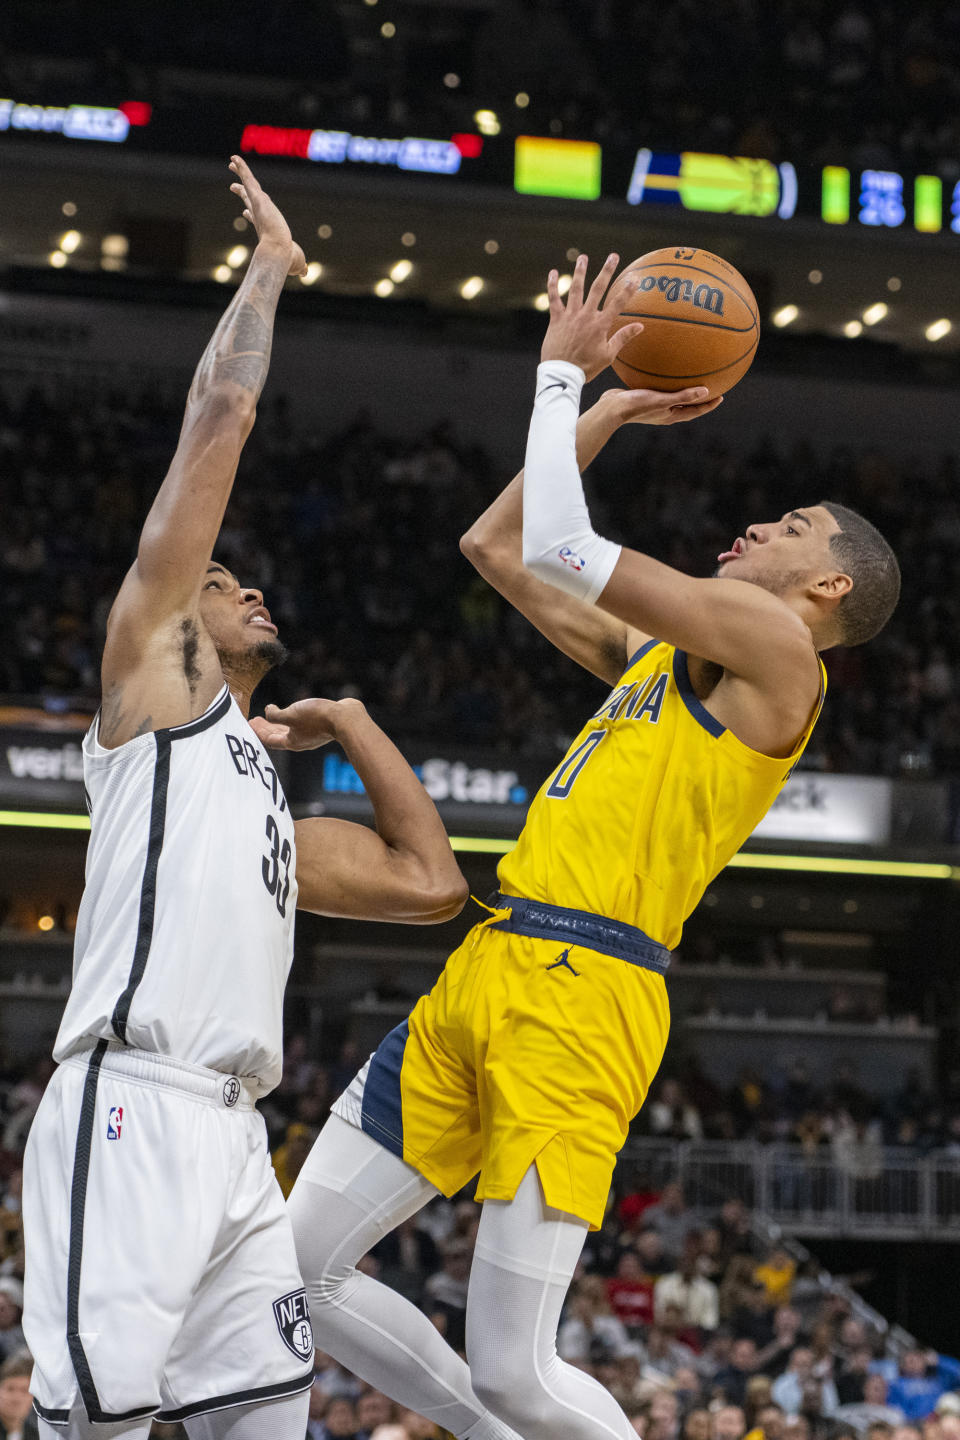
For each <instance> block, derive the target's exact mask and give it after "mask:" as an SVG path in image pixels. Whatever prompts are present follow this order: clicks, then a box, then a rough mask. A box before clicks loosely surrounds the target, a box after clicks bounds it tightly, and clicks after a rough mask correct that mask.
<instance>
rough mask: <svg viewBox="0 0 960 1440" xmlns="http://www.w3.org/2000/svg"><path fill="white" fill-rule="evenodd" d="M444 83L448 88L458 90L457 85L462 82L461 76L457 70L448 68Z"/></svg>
mask: <svg viewBox="0 0 960 1440" xmlns="http://www.w3.org/2000/svg"><path fill="white" fill-rule="evenodd" d="M443 83H444V85H446V87H447V89H448V90H456V88H457V86H458V85H459V84H460V76H459V75H458V74H457V72H456V71H455V70H448V71H447V73H446V75H444V77H443Z"/></svg>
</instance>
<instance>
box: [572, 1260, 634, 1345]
mask: <svg viewBox="0 0 960 1440" xmlns="http://www.w3.org/2000/svg"><path fill="white" fill-rule="evenodd" d="M566 1316H567V1318H566V1319H565V1320H564V1321H563V1324H562V1325H561V1326H560V1329H559V1332H558V1334H557V1352H558V1354H559V1355H560V1358H561V1359H562V1360H568V1361H570V1363H571V1364H574V1365H587V1364H589V1363H590V1362H591V1360H595V1359H596V1358H597V1357H599V1356H600V1355H613V1356H617V1357H622V1356H626V1355H628V1354H633V1353H634V1351H633V1347H632V1346H631V1343H630V1336H629V1335H628V1334H627V1329H626V1326H625V1325H624V1323H623V1321H622V1320H620V1319H618V1317H617V1316H616V1315H614V1314H613V1313H612V1311H611V1309H610V1301H609V1298H608V1294H607V1287H606V1285H605V1284H604V1281H603V1280H602V1278H601V1277H600V1276H599V1275H583V1276H581V1278H580V1279H579V1280H577V1281H576V1283H575V1284H574V1287H573V1289H572V1290H571V1292H570V1296H569V1298H568V1301H567V1306H566ZM636 1354H637V1355H639V1354H640V1352H639V1350H637V1351H636Z"/></svg>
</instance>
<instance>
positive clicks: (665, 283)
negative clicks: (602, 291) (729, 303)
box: [637, 275, 723, 315]
mask: <svg viewBox="0 0 960 1440" xmlns="http://www.w3.org/2000/svg"><path fill="white" fill-rule="evenodd" d="M637 289H638V290H647V291H649V290H659V291H660V292H661V294H662V295H663V298H664V299H665V300H669V302H670V304H671V305H675V304H676V302H677V301H678V300H685V301H686V302H687V303H688V304H693V305H696V306H697V307H698V309H700V310H710V311H711V312H712V313H713V314H714V315H722V314H723V291H722V290H719V289H717V288H716V287H715V286H713V285H694V283H693V281H692V280H681V279H680V276H679V275H644V276H643V278H642V280H640V281H638V283H637Z"/></svg>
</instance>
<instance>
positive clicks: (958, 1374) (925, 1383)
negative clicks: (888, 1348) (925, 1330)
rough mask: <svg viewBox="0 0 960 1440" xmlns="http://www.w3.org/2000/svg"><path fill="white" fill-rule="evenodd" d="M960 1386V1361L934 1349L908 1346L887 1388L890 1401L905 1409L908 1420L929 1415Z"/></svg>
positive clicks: (891, 1403)
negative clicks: (896, 1373)
mask: <svg viewBox="0 0 960 1440" xmlns="http://www.w3.org/2000/svg"><path fill="white" fill-rule="evenodd" d="M957 1386H960V1361H957V1360H954V1359H952V1358H951V1357H950V1356H948V1355H938V1354H937V1352H936V1351H935V1350H920V1349H913V1350H906V1351H905V1352H904V1355H903V1358H902V1360H901V1361H900V1374H899V1375H898V1376H897V1378H896V1379H895V1380H894V1381H893V1382H892V1384H891V1385H890V1388H889V1390H888V1392H887V1402H888V1403H889V1404H890V1405H896V1406H897V1407H898V1408H899V1409H900V1410H902V1411H903V1413H904V1415H906V1417H907V1419H908V1420H923V1419H925V1418H926V1416H927V1415H930V1414H931V1413H932V1411H933V1409H934V1407H935V1405H936V1403H937V1401H938V1400H939V1399H940V1396H941V1395H943V1394H945V1393H946V1391H948V1390H953V1389H956V1388H957Z"/></svg>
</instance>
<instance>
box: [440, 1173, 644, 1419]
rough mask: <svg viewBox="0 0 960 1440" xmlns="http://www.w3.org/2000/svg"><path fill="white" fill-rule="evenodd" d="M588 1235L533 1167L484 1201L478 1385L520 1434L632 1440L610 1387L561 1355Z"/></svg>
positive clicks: (472, 1353) (473, 1311)
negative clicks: (567, 1302)
mask: <svg viewBox="0 0 960 1440" xmlns="http://www.w3.org/2000/svg"><path fill="white" fill-rule="evenodd" d="M586 1234H587V1225H586V1223H585V1222H584V1221H582V1220H578V1219H576V1218H575V1217H574V1216H572V1215H565V1214H563V1212H562V1211H559V1210H551V1209H549V1208H548V1207H547V1205H546V1204H545V1202H544V1199H543V1192H542V1190H541V1188H540V1181H539V1178H538V1176H537V1171H536V1167H535V1166H531V1168H530V1169H529V1170H528V1171H527V1173H526V1175H525V1176H524V1178H523V1180H522V1181H521V1183H520V1187H519V1189H518V1190H517V1193H516V1195H515V1196H514V1198H513V1200H511V1201H510V1202H509V1203H508V1202H505V1201H502V1200H486V1201H485V1202H484V1206H483V1215H482V1218H481V1220H480V1232H479V1235H478V1237H477V1247H476V1250H475V1252H474V1258H473V1270H472V1271H471V1275H470V1296H469V1301H468V1304H467V1357H468V1359H469V1363H470V1375H471V1378H472V1380H473V1388H474V1391H475V1393H476V1395H477V1397H478V1399H480V1400H482V1401H483V1403H484V1404H485V1405H486V1406H487V1407H488V1408H489V1409H490V1410H491V1411H492V1412H493V1413H494V1414H495V1415H499V1417H500V1419H501V1420H503V1421H505V1422H506V1423H507V1424H508V1425H510V1426H512V1427H513V1429H515V1430H517V1431H519V1432H520V1434H521V1435H522V1436H523V1437H524V1440H557V1437H558V1436H561V1435H562V1436H563V1437H564V1440H636V1431H635V1430H634V1429H633V1427H632V1426H631V1424H630V1422H629V1420H628V1419H627V1417H626V1415H624V1413H623V1411H622V1410H621V1409H620V1406H619V1405H618V1404H617V1402H616V1401H615V1400H614V1398H613V1396H612V1395H611V1394H610V1392H609V1391H608V1390H605V1389H604V1387H603V1386H602V1385H600V1384H599V1383H598V1382H597V1381H596V1380H594V1379H593V1378H592V1377H591V1376H589V1375H585V1374H584V1373H583V1371H582V1370H577V1369H575V1368H574V1366H572V1365H567V1364H566V1363H565V1362H564V1361H562V1360H561V1359H560V1358H559V1356H558V1355H557V1345H556V1340H557V1326H558V1324H559V1320H560V1310H561V1307H562V1305H563V1301H564V1297H565V1295H566V1293H567V1288H568V1286H569V1284H570V1281H571V1279H572V1277H573V1272H574V1270H575V1268H576V1264H577V1260H578V1259H579V1256H580V1251H581V1250H582V1249H583V1242H584V1239H585V1238H586Z"/></svg>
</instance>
